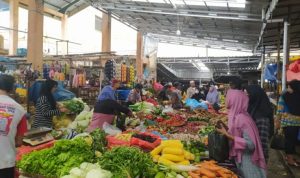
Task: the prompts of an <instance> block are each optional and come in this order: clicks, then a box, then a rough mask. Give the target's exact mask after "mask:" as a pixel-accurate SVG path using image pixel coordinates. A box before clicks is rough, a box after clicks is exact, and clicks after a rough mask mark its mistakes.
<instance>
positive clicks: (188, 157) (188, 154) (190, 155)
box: [183, 150, 195, 160]
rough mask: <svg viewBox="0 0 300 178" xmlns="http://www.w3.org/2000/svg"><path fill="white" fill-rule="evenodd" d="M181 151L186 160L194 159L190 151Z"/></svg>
mask: <svg viewBox="0 0 300 178" xmlns="http://www.w3.org/2000/svg"><path fill="white" fill-rule="evenodd" d="M183 153H184V158H185V159H188V160H194V159H195V155H194V154H192V153H190V152H188V151H185V150H184V151H183Z"/></svg>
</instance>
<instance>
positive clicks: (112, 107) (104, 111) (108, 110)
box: [87, 80, 132, 132]
mask: <svg viewBox="0 0 300 178" xmlns="http://www.w3.org/2000/svg"><path fill="white" fill-rule="evenodd" d="M119 86H120V82H119V81H118V80H113V81H112V85H111V86H106V87H104V88H103V90H102V92H101V94H100V95H99V97H98V101H97V102H96V104H95V106H94V113H93V117H92V121H91V123H90V124H89V127H88V128H87V131H88V132H92V131H93V130H95V129H97V128H101V129H102V127H103V124H104V123H105V122H107V123H108V124H112V123H113V121H114V118H115V115H116V114H118V113H124V114H126V115H128V116H132V112H131V110H130V109H128V108H127V107H125V106H122V105H121V104H120V103H118V102H117V101H116V97H115V90H116V89H117V88H119ZM105 88H106V89H105ZM104 89H105V90H104Z"/></svg>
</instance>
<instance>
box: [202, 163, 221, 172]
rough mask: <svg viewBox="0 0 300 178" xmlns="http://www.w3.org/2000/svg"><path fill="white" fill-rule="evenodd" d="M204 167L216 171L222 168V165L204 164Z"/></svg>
mask: <svg viewBox="0 0 300 178" xmlns="http://www.w3.org/2000/svg"><path fill="white" fill-rule="evenodd" d="M202 167H203V168H205V169H208V170H210V171H213V172H216V171H219V170H221V169H222V168H221V167H219V166H215V165H204V166H202Z"/></svg>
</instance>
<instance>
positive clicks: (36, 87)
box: [29, 81, 75, 103]
mask: <svg viewBox="0 0 300 178" xmlns="http://www.w3.org/2000/svg"><path fill="white" fill-rule="evenodd" d="M43 83H44V81H36V82H34V84H33V85H32V86H31V87H30V88H29V100H30V101H32V102H34V103H36V101H37V99H38V97H39V95H40V92H41V89H42V85H43ZM53 96H54V98H55V100H56V101H63V100H69V99H72V98H74V97H75V94H74V93H72V92H70V91H69V90H66V89H65V88H64V85H63V82H58V86H57V90H56V91H55V93H54V94H53Z"/></svg>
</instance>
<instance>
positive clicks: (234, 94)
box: [226, 89, 266, 169]
mask: <svg viewBox="0 0 300 178" xmlns="http://www.w3.org/2000/svg"><path fill="white" fill-rule="evenodd" d="M248 101H249V98H248V96H247V95H246V94H245V93H244V92H243V91H241V90H232V89H231V90H229V91H228V92H227V97H226V105H227V108H228V109H229V113H228V128H229V133H230V134H232V135H233V136H234V137H235V139H238V138H242V137H243V132H246V133H247V134H248V135H249V137H250V139H251V141H252V142H253V144H254V145H255V150H254V152H253V154H252V157H251V158H252V162H253V164H255V165H257V166H259V167H260V168H263V169H266V162H265V158H264V154H263V150H262V145H261V141H260V138H259V133H258V129H257V127H256V124H255V122H254V121H253V119H252V118H251V116H250V115H249V114H248V112H247V109H248ZM243 147H245V145H241V144H240V145H239V143H237V140H235V141H234V142H233V143H231V149H230V153H229V155H230V157H232V158H235V159H236V161H237V162H239V163H240V162H241V160H242V154H243V151H244V149H241V148H243Z"/></svg>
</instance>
